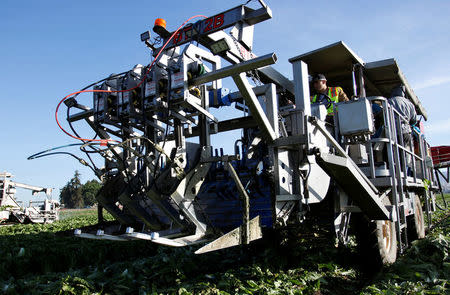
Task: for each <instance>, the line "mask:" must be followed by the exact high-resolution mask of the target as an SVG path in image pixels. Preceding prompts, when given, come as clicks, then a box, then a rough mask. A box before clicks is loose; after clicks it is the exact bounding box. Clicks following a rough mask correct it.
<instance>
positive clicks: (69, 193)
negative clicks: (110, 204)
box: [59, 170, 102, 208]
mask: <svg viewBox="0 0 450 295" xmlns="http://www.w3.org/2000/svg"><path fill="white" fill-rule="evenodd" d="M80 176H81V174H80V173H79V172H78V170H76V171H75V174H74V176H73V178H72V179H70V180H69V181H68V182H67V184H66V185H65V186H64V187H63V188H62V189H61V191H60V194H59V201H60V203H61V204H63V205H64V207H65V208H84V207H86V206H92V205H94V204H95V203H97V200H96V199H95V196H96V194H97V192H98V191H99V190H100V188H101V187H102V185H101V183H100V182H98V181H97V180H95V179H93V180H89V181H87V182H86V183H85V184H82V183H81V180H80Z"/></svg>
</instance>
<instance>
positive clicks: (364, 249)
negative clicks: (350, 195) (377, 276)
mask: <svg viewBox="0 0 450 295" xmlns="http://www.w3.org/2000/svg"><path fill="white" fill-rule="evenodd" d="M384 203H385V205H390V202H389V200H388V199H385V200H384ZM353 222H354V223H353V224H354V225H355V236H356V242H357V244H358V252H359V254H360V256H361V261H362V262H364V265H362V266H363V268H364V269H365V270H366V271H369V272H372V271H377V270H379V269H380V268H381V267H382V266H383V265H389V264H392V263H394V262H395V261H396V260H397V233H396V229H395V223H394V222H392V221H389V220H376V221H369V220H367V219H366V218H365V217H364V216H362V215H361V214H359V216H358V215H357V216H354V220H353ZM386 238H388V240H386Z"/></svg>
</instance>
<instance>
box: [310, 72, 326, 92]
mask: <svg viewBox="0 0 450 295" xmlns="http://www.w3.org/2000/svg"><path fill="white" fill-rule="evenodd" d="M312 81H313V85H314V89H315V90H316V91H324V90H325V89H327V78H325V75H324V74H317V75H315V76H314V77H313V80H312Z"/></svg>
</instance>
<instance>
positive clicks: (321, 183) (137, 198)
mask: <svg viewBox="0 0 450 295" xmlns="http://www.w3.org/2000/svg"><path fill="white" fill-rule="evenodd" d="M258 2H259V4H258V7H257V8H254V7H253V8H251V7H249V6H246V5H239V6H237V7H234V8H231V9H229V10H226V11H224V12H221V13H218V14H216V15H213V16H211V17H206V18H202V19H200V20H198V19H196V20H195V21H192V22H190V23H188V24H187V25H184V24H183V26H180V28H179V29H177V30H176V31H174V32H170V31H168V30H167V29H166V24H165V21H164V20H162V19H157V21H156V22H155V27H154V28H153V31H154V32H155V33H156V35H157V36H156V37H155V38H152V37H151V34H150V32H146V33H143V34H142V35H141V40H142V41H143V42H144V43H145V44H146V45H147V47H148V48H149V49H150V50H151V52H152V56H153V58H154V59H153V61H152V63H151V64H150V65H148V66H142V65H136V66H135V67H134V68H133V69H131V70H129V71H127V72H124V73H121V74H112V75H111V76H109V77H107V78H105V79H103V80H102V81H100V82H98V83H95V84H93V90H84V92H86V91H90V92H93V104H92V106H86V105H82V104H80V103H78V101H77V95H78V94H79V93H74V94H72V95H69V96H67V97H66V98H65V99H64V100H63V101H64V103H65V105H66V106H67V107H68V109H69V110H68V112H67V114H68V116H67V121H68V122H69V124H73V123H74V122H76V121H85V122H86V123H87V124H88V125H89V126H90V127H91V128H92V129H93V130H94V131H95V133H96V135H97V136H98V138H97V139H90V140H84V139H83V143H82V146H81V150H82V151H84V152H86V153H88V154H89V155H91V154H98V155H100V156H102V157H103V158H104V167H103V168H96V167H92V168H93V170H94V171H95V173H96V175H97V176H98V177H99V178H100V179H101V180H102V183H103V187H102V189H101V190H100V192H99V194H98V195H97V200H98V204H99V208H104V209H106V210H107V211H108V212H109V213H110V214H111V215H112V216H113V217H114V218H115V219H116V220H117V221H118V225H115V226H110V227H103V228H101V229H98V230H97V231H96V232H95V231H94V232H89V231H83V230H80V229H78V230H76V231H75V234H76V235H77V236H80V237H85V238H94V239H110V240H117V241H127V240H132V239H144V240H149V241H151V242H154V243H158V244H163V245H168V246H174V247H180V246H186V245H193V244H200V243H201V245H202V246H201V247H200V248H199V249H198V250H197V251H196V253H205V252H208V251H213V250H217V249H222V248H226V247H230V246H235V245H239V244H248V243H250V242H251V241H254V240H256V239H259V238H261V237H262V234H263V232H264V229H265V228H271V229H278V228H284V227H286V226H290V225H293V226H295V225H298V224H300V223H302V222H303V221H304V220H305V219H306V218H308V217H309V216H310V215H313V214H314V212H315V211H314V210H313V208H314V206H316V205H318V204H321V203H324V202H328V203H329V204H332V206H329V212H327V213H329V215H330V216H331V218H332V220H333V221H334V222H333V223H334V230H335V232H336V236H337V238H338V239H339V241H340V242H342V243H346V242H347V240H348V236H349V232H353V230H354V232H355V233H356V234H357V235H360V236H362V237H365V240H366V241H373V243H374V245H376V251H375V252H376V253H373V254H374V255H375V256H377V257H379V258H380V260H381V261H382V262H384V263H391V262H393V261H395V259H396V255H397V252H399V253H401V252H403V251H404V250H405V248H406V247H407V246H408V243H409V242H410V241H411V240H412V239H415V238H421V237H423V236H424V234H425V223H424V221H425V220H424V219H425V218H428V221H429V222H431V220H430V218H431V217H430V214H431V212H432V211H433V210H434V208H435V202H434V200H435V197H434V195H435V192H436V191H437V190H438V186H437V184H436V180H435V175H434V173H433V163H432V161H431V158H430V151H429V145H428V143H427V142H426V141H425V139H424V135H423V133H422V132H421V131H420V129H417V128H413V140H412V141H411V142H410V143H405V142H404V141H403V137H402V125H404V124H409V123H408V122H407V120H406V118H405V117H403V115H402V114H401V113H399V111H398V110H396V109H395V108H394V107H392V105H391V104H390V103H389V100H388V99H387V98H388V97H389V95H390V91H391V89H392V88H393V87H394V86H397V85H400V84H401V85H404V86H405V88H406V96H407V98H408V99H409V100H410V101H411V102H412V103H413V104H414V106H415V109H416V111H417V113H418V114H419V115H421V116H422V117H423V118H424V119H426V118H427V114H426V111H425V109H424V108H423V106H422V105H421V103H420V101H419V99H418V98H417V96H416V95H415V94H414V92H413V90H412V89H411V87H410V86H409V84H408V82H407V80H406V78H405V76H404V75H403V73H402V72H401V71H400V69H399V67H398V64H397V62H396V61H395V60H394V59H386V60H381V61H375V62H365V61H363V60H362V59H361V58H360V57H358V56H357V55H356V54H355V53H354V52H353V51H352V50H351V49H350V48H349V47H348V46H347V45H346V44H345V43H343V42H337V43H334V44H331V45H328V46H326V47H323V48H320V49H317V50H314V51H311V52H308V53H305V54H301V55H298V56H295V57H293V58H291V59H289V62H290V63H291V64H292V71H293V80H290V79H289V78H287V77H286V76H284V75H283V74H281V73H280V72H278V71H277V70H275V69H274V68H273V67H272V66H271V65H272V64H274V63H275V62H276V61H277V56H276V54H275V53H272V52H269V53H267V54H265V55H262V56H256V55H255V54H254V52H253V34H254V28H255V25H257V24H258V23H260V22H263V21H265V20H268V19H270V18H271V17H272V12H271V10H270V8H269V7H268V6H267V5H266V4H265V3H264V2H263V1H258ZM315 73H323V74H325V75H326V77H327V78H328V82H329V84H330V85H339V86H341V87H342V88H343V89H344V90H345V91H346V92H347V93H350V94H351V95H350V96H351V99H350V101H348V102H342V103H337V104H336V106H335V110H336V111H335V113H334V116H332V117H327V107H328V106H329V104H331V103H334V102H331V101H328V102H326V103H325V104H311V102H310V77H311V75H312V74H315ZM223 83H224V84H225V83H228V84H227V85H229V87H228V88H229V89H234V90H231V91H230V90H228V89H226V88H225V87H223ZM61 102H62V101H61ZM60 105H61V103H60ZM374 105H377V106H378V107H377V108H376V109H377V110H378V111H377V113H376V114H375V112H374V111H373V110H374V109H375V107H374ZM224 109H226V111H223V110H224ZM74 110H77V112H74ZM221 117H222V119H221ZM224 117H226V119H224ZM229 131H238V132H234V133H232V132H231V133H232V135H230V132H229ZM233 134H234V135H236V134H238V135H237V136H236V138H233ZM72 136H73V137H75V138H78V139H81V138H80V136H78V135H77V134H76V133H74V135H72ZM212 139H213V141H214V140H217V141H218V142H220V143H221V146H216V147H213V146H212V144H211V140H212ZM227 143H228V150H229V152H224V149H223V148H224V147H225V151H227V147H226V144H227ZM81 162H82V163H83V164H85V165H90V164H89V163H87V162H86V161H84V160H82V161H81ZM422 208H424V209H425V212H426V215H425V216H426V217H425V216H424V213H423V211H422V210H423V209H422ZM99 212H100V213H101V210H100V211H99ZM100 213H99V217H100V219H101V214H100ZM351 219H352V220H354V221H355V220H357V222H351ZM353 225H355V227H354V228H352V227H353ZM349 229H350V230H349ZM374 245H372V246H374Z"/></svg>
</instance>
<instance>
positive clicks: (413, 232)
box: [407, 195, 425, 241]
mask: <svg viewBox="0 0 450 295" xmlns="http://www.w3.org/2000/svg"><path fill="white" fill-rule="evenodd" d="M407 222H408V240H410V241H414V240H417V239H423V238H425V219H424V216H423V210H422V204H421V202H420V199H419V196H417V195H415V197H414V215H410V216H408V217H407Z"/></svg>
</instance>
